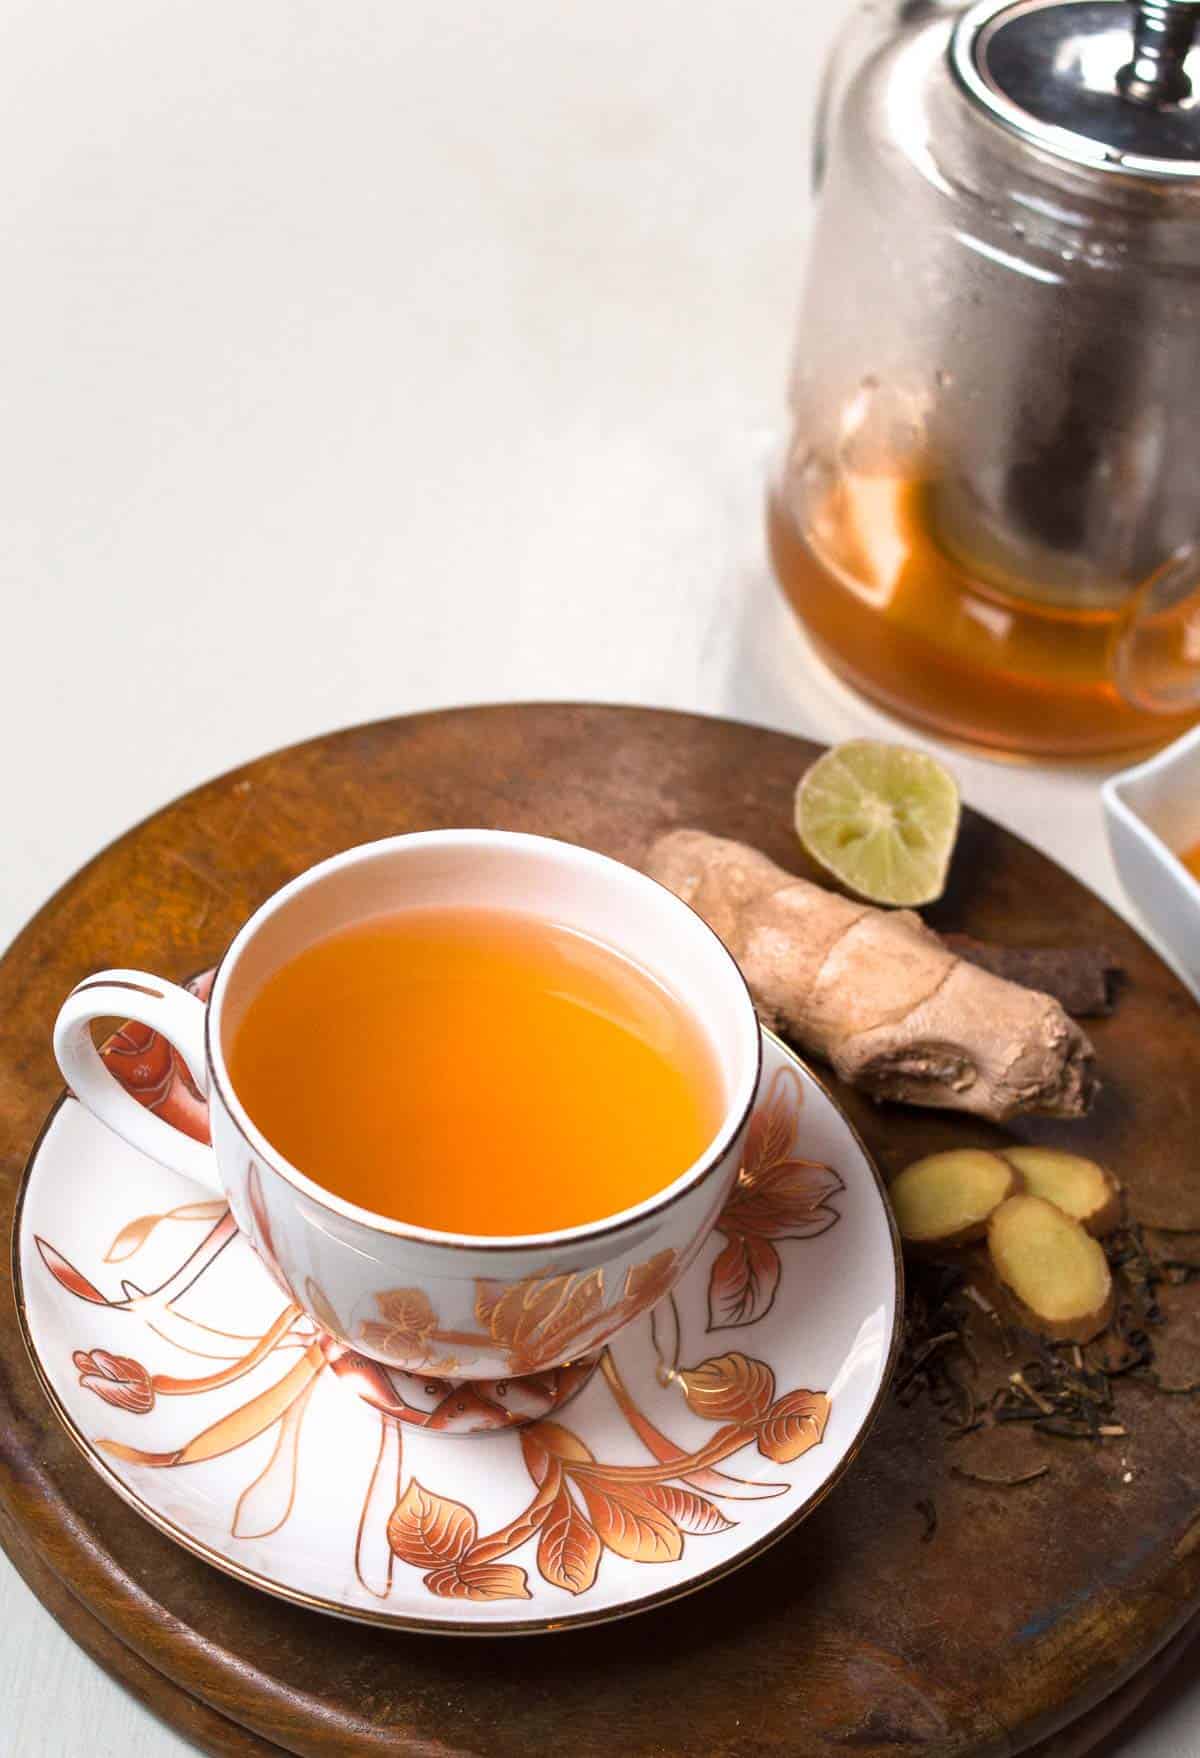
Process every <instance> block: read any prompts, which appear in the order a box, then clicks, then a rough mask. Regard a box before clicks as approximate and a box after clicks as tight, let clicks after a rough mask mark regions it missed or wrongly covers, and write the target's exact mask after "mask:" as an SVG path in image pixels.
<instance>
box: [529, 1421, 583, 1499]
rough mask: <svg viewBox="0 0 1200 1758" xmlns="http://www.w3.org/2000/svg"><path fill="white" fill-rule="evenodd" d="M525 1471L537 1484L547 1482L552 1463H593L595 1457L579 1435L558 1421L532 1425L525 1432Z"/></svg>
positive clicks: (533, 1423)
mask: <svg viewBox="0 0 1200 1758" xmlns="http://www.w3.org/2000/svg"><path fill="white" fill-rule="evenodd" d="M521 1451H522V1453H523V1454H524V1455H525V1468H526V1470H527V1471H528V1472H529V1475H530V1477H532V1478H533V1481H534V1482H535V1483H536V1484H542V1483H544V1482H545V1481H546V1476H547V1473H548V1472H549V1470H550V1467H551V1464H553V1463H557V1464H564V1463H570V1464H579V1463H581V1462H582V1463H587V1464H590V1463H591V1461H592V1454H591V1453H590V1452H589V1451H588V1449H587V1448H586V1447H585V1446H584V1444H583V1442H582V1441H581V1440H580V1439H579V1437H578V1436H577V1435H573V1434H572V1433H571V1431H570V1429H569V1428H562V1427H560V1426H559V1424H558V1423H557V1422H532V1423H530V1425H529V1427H528V1428H526V1429H523V1430H522V1431H521Z"/></svg>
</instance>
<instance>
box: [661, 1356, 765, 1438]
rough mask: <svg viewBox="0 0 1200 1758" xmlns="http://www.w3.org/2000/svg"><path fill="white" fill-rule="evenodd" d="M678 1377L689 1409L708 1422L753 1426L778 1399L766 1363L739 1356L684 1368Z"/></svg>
mask: <svg viewBox="0 0 1200 1758" xmlns="http://www.w3.org/2000/svg"><path fill="white" fill-rule="evenodd" d="M678 1377H679V1381H680V1384H681V1385H682V1386H683V1395H684V1397H685V1398H686V1399H687V1401H688V1406H689V1408H690V1409H692V1410H694V1411H695V1412H696V1415H697V1416H703V1417H704V1419H705V1421H706V1422H752V1421H753V1420H754V1418H755V1417H756V1416H761V1415H762V1413H763V1412H764V1410H766V1409H767V1407H768V1405H769V1404H770V1402H771V1400H772V1398H773V1397H774V1396H775V1375H774V1374H773V1373H772V1372H771V1370H770V1368H769V1367H768V1366H767V1364H766V1362H765V1361H756V1360H754V1359H753V1358H752V1357H750V1356H747V1355H739V1354H737V1353H733V1354H730V1355H718V1356H715V1357H713V1359H712V1360H710V1361H702V1362H701V1363H700V1365H699V1367H685V1368H683V1369H682V1370H681V1372H680V1374H679V1376H678Z"/></svg>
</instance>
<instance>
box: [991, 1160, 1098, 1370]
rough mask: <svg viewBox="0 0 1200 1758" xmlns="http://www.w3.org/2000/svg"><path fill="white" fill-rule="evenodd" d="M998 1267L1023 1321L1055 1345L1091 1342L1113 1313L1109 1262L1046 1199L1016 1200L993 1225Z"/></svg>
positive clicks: (993, 1219) (994, 1264)
mask: <svg viewBox="0 0 1200 1758" xmlns="http://www.w3.org/2000/svg"><path fill="white" fill-rule="evenodd" d="M987 1236H988V1252H989V1254H990V1256H991V1260H992V1267H993V1269H994V1270H995V1272H996V1274H997V1276H998V1277H999V1278H1000V1281H1001V1282H1002V1283H1003V1285H1004V1289H1005V1292H1006V1293H1007V1294H1008V1296H1009V1299H1010V1300H1011V1301H1012V1304H1013V1306H1014V1308H1015V1309H1016V1313H1017V1316H1018V1317H1019V1318H1020V1320H1021V1322H1022V1323H1023V1324H1025V1325H1027V1326H1028V1327H1029V1329H1030V1330H1032V1331H1037V1332H1039V1333H1040V1334H1041V1335H1042V1336H1043V1337H1047V1338H1049V1339H1050V1341H1051V1342H1054V1343H1090V1342H1091V1340H1092V1338H1093V1337H1095V1336H1096V1335H1097V1334H1098V1333H1099V1332H1100V1331H1102V1330H1103V1329H1104V1327H1105V1325H1106V1324H1107V1323H1108V1321H1109V1319H1110V1318H1111V1317H1112V1314H1113V1285H1112V1275H1111V1273H1110V1271H1109V1268H1108V1259H1107V1258H1106V1257H1105V1255H1104V1252H1103V1250H1102V1249H1101V1247H1100V1246H1099V1245H1098V1244H1097V1243H1096V1241H1095V1240H1094V1239H1093V1238H1092V1236H1091V1235H1090V1234H1089V1233H1085V1232H1084V1230H1083V1228H1082V1227H1081V1226H1080V1225H1079V1222H1078V1221H1076V1220H1074V1219H1073V1218H1072V1217H1071V1216H1070V1215H1065V1214H1064V1213H1063V1211H1062V1210H1061V1209H1060V1208H1057V1207H1056V1206H1055V1204H1054V1203H1052V1202H1047V1201H1046V1198H1045V1197H1043V1196H1030V1195H1027V1194H1021V1195H1018V1196H1010V1197H1009V1199H1008V1201H1007V1202H1003V1203H1001V1204H1000V1207H999V1208H998V1209H996V1210H995V1211H994V1212H993V1214H992V1217H991V1220H990V1221H989V1222H988V1230H987Z"/></svg>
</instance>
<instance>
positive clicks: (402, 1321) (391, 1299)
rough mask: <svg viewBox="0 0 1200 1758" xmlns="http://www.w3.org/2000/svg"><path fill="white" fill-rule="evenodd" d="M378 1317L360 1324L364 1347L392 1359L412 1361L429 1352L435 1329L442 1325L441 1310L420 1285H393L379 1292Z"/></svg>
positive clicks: (359, 1333)
mask: <svg viewBox="0 0 1200 1758" xmlns="http://www.w3.org/2000/svg"><path fill="white" fill-rule="evenodd" d="M375 1304H376V1305H377V1306H378V1308H379V1317H378V1318H377V1319H367V1320H365V1321H364V1322H363V1323H362V1324H360V1325H359V1327H358V1337H359V1341H360V1342H361V1344H362V1346H363V1348H364V1349H367V1350H369V1351H370V1352H371V1354H373V1355H380V1356H383V1357H384V1358H385V1359H386V1358H391V1359H392V1360H397V1359H399V1360H401V1361H408V1360H411V1359H412V1358H413V1357H414V1356H423V1355H425V1354H427V1352H428V1348H429V1343H430V1340H431V1338H432V1337H433V1333H434V1332H435V1331H436V1330H437V1328H438V1321H437V1314H436V1313H435V1312H434V1310H433V1307H432V1306H431V1305H430V1302H429V1297H428V1295H426V1294H424V1293H423V1292H422V1290H421V1289H420V1288H390V1289H389V1290H388V1292H387V1293H386V1294H377V1295H376V1296H375Z"/></svg>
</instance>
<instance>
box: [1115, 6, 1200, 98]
mask: <svg viewBox="0 0 1200 1758" xmlns="http://www.w3.org/2000/svg"><path fill="white" fill-rule="evenodd" d="M1135 14H1136V15H1135V18H1134V26H1133V58H1132V60H1130V61H1127V62H1126V63H1125V66H1124V67H1122V68H1121V69H1120V71H1119V72H1118V74H1117V86H1118V89H1119V90H1120V93H1121V96H1122V97H1123V98H1125V99H1127V100H1128V101H1129V103H1131V104H1141V105H1143V106H1145V107H1146V108H1148V109H1154V110H1157V109H1161V108H1163V106H1165V105H1168V104H1179V103H1182V102H1183V100H1184V99H1185V98H1190V97H1191V95H1192V82H1191V80H1190V79H1189V77H1188V74H1187V71H1186V69H1185V67H1184V61H1185V60H1186V58H1187V54H1188V51H1189V49H1190V48H1191V46H1192V33H1193V31H1194V30H1195V28H1196V21H1197V18H1200V4H1197V0H1137V4H1136V8H1135Z"/></svg>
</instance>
